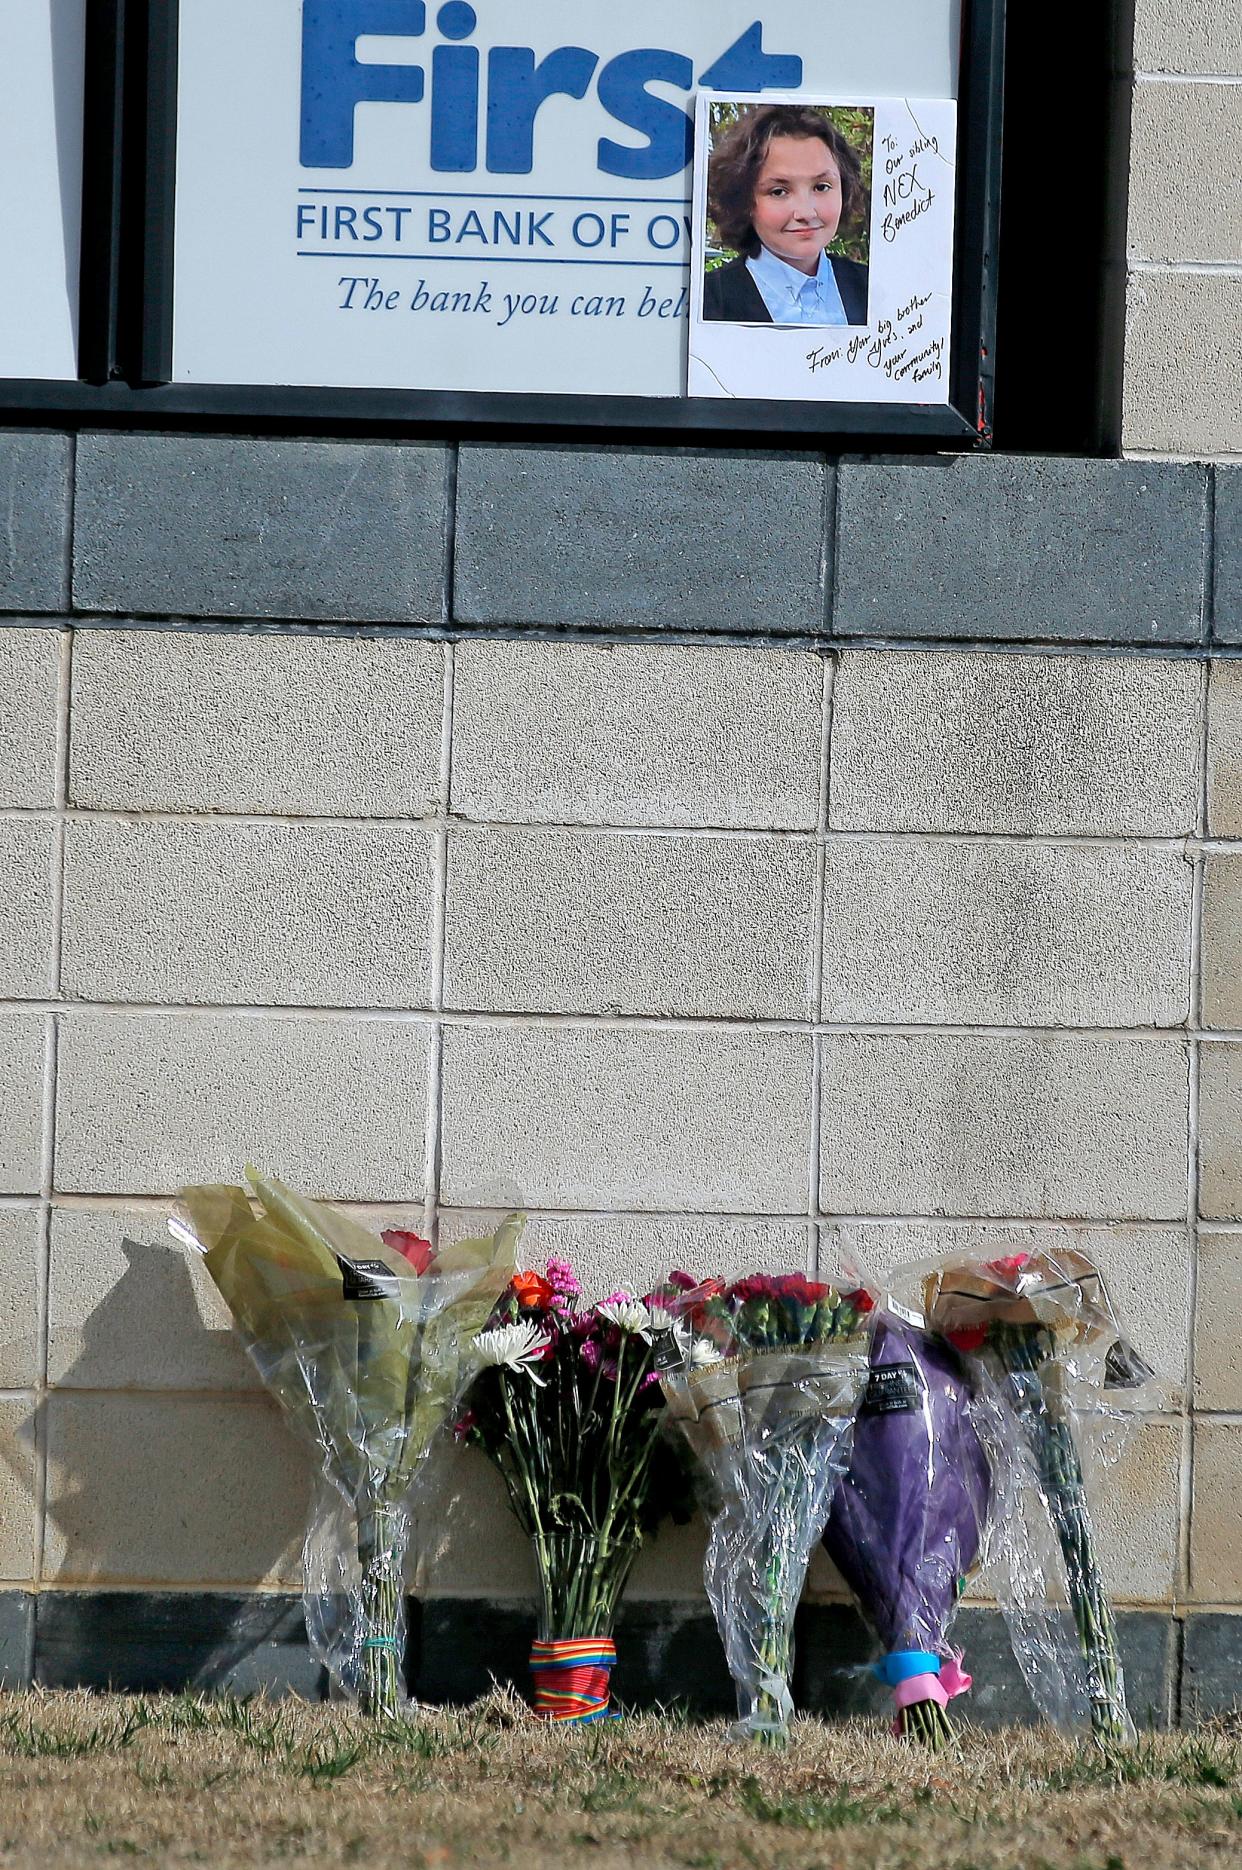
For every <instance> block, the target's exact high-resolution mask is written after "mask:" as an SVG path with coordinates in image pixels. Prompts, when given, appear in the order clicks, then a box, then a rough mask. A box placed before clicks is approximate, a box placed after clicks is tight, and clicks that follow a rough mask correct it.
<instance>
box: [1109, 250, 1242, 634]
mask: <svg viewBox="0 0 1242 1870" xmlns="http://www.w3.org/2000/svg"><path fill="white" fill-rule="evenodd" d="M1240 318H1242V277H1240V276H1239V275H1237V274H1236V273H1223V272H1190V271H1177V270H1171V269H1166V270H1156V271H1141V270H1140V271H1137V272H1135V273H1134V274H1133V275H1132V276H1131V279H1130V282H1129V286H1128V288H1127V293H1126V348H1125V377H1124V386H1125V387H1124V396H1123V406H1122V415H1121V445H1122V447H1123V448H1125V449H1126V450H1135V451H1141V452H1144V453H1151V454H1157V455H1180V456H1182V457H1183V458H1185V457H1187V456H1189V457H1191V458H1192V459H1198V460H1211V459H1212V458H1213V457H1214V456H1216V455H1236V454H1242V349H1240V348H1239V346H1238V343H1237V332H1238V321H1239V319H1240ZM1128 465H1130V466H1131V467H1133V466H1136V465H1137V463H1129V464H1128ZM1160 466H1161V467H1162V468H1164V467H1167V464H1165V463H1161V464H1160ZM1190 471H1197V470H1190ZM1159 542H1160V541H1159V535H1158V534H1157V535H1154V536H1153V538H1152V541H1151V543H1152V545H1153V546H1158V545H1159ZM1152 588H1153V589H1156V590H1158V589H1160V588H1161V585H1160V582H1159V581H1157V583H1156V584H1155V585H1153V587H1152ZM1218 615H1219V606H1218ZM1218 635H1219V631H1218ZM1220 640H1221V641H1223V642H1237V641H1239V640H1242V638H1240V637H1239V636H1237V635H1234V636H1228V635H1225V636H1222V637H1221V638H1220Z"/></svg>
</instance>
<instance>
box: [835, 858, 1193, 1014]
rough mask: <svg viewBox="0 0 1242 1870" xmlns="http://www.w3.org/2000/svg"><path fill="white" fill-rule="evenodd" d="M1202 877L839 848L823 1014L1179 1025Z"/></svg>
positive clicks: (1108, 862) (1130, 866) (1167, 864)
mask: <svg viewBox="0 0 1242 1870" xmlns="http://www.w3.org/2000/svg"><path fill="white" fill-rule="evenodd" d="M1192 883H1193V876H1192V871H1191V867H1190V865H1189V864H1188V863H1187V862H1185V860H1184V859H1183V858H1181V857H1179V856H1177V855H1175V854H1173V853H1170V852H1167V851H1153V850H1150V849H1144V848H1142V847H1134V846H1131V847H1129V848H1126V847H1125V846H1112V847H1101V846H1094V847H1090V848H1086V849H1083V848H1074V847H1072V846H1065V845H1050V844H1044V845H1040V844H1011V843H985V842H983V841H982V840H980V839H973V840H971V841H970V842H966V843H952V842H949V841H947V840H945V839H942V838H938V839H936V840H934V841H928V842H918V843H915V842H908V841H906V840H904V839H902V840H898V839H895V838H875V839H871V838H867V839H857V838H849V839H832V838H830V839H829V843H828V854H827V866H826V874H825V902H824V971H823V1016H824V1018H825V1019H830V1020H860V1021H863V1022H867V1021H878V1022H885V1023H888V1022H892V1023H895V1024H902V1023H917V1024H922V1023H927V1024H948V1025H968V1024H971V1023H974V1022H978V1023H980V1024H983V1025H1011V1026H1027V1025H1030V1026H1172V1025H1176V1024H1178V1023H1180V1022H1182V1021H1184V1020H1185V1018H1186V1015H1187V1011H1188V1000H1189V986H1188V981H1189V947H1190V901H1191V888H1192Z"/></svg>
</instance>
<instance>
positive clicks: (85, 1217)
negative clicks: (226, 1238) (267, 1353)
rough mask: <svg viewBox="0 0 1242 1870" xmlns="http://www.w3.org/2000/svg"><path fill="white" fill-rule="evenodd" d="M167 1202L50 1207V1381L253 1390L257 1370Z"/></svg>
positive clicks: (77, 1385) (76, 1385) (100, 1386)
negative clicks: (160, 1205) (179, 1236)
mask: <svg viewBox="0 0 1242 1870" xmlns="http://www.w3.org/2000/svg"><path fill="white" fill-rule="evenodd" d="M170 1211H171V1210H170V1209H153V1208H151V1207H145V1208H61V1209H58V1210H56V1211H54V1212H53V1215H52V1255H51V1272H50V1279H49V1289H48V1346H47V1375H48V1382H49V1383H51V1384H53V1385H55V1386H57V1387H59V1388H61V1389H88V1390H111V1389H135V1390H160V1389H173V1390H196V1389H211V1390H229V1389H253V1388H255V1387H256V1386H257V1384H258V1381H259V1379H258V1376H257V1375H256V1373H255V1370H254V1368H253V1366H252V1364H251V1363H250V1360H249V1359H248V1357H247V1356H246V1353H245V1351H244V1350H243V1348H242V1343H241V1339H240V1338H239V1337H238V1335H237V1333H236V1332H235V1331H234V1330H233V1329H232V1324H231V1320H230V1315H229V1310H228V1307H227V1306H226V1305H225V1303H224V1301H223V1299H221V1297H220V1295H219V1293H218V1292H217V1291H216V1288H215V1285H214V1283H213V1281H212V1279H211V1277H210V1276H209V1274H208V1273H207V1272H206V1271H205V1269H204V1267H203V1263H202V1260H201V1259H200V1258H199V1256H198V1254H196V1253H193V1252H190V1251H187V1250H186V1249H185V1248H184V1247H180V1246H178V1245H177V1243H176V1241H175V1240H173V1238H172V1237H171V1235H170V1234H169V1232H168V1228H167V1224H166V1223H167V1214H168V1212H170Z"/></svg>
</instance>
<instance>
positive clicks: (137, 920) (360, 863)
mask: <svg viewBox="0 0 1242 1870" xmlns="http://www.w3.org/2000/svg"><path fill="white" fill-rule="evenodd" d="M434 859H435V834H434V833H433V832H431V831H428V830H421V829H416V828H414V827H407V826H403V825H368V824H351V825H323V824H319V825H316V824H313V823H303V824H295V825H286V824H263V825H258V824H236V823H234V824H228V823H220V824H201V823H197V824H187V823H185V822H183V821H176V820H162V821H157V822H151V821H146V822H133V821H129V822H117V821H109V820H99V819H76V820H73V821H71V822H70V824H69V826H68V828H67V832H66V840H65V914H64V945H63V952H62V962H61V977H62V981H63V983H64V987H65V991H66V992H67V993H69V994H72V995H74V996H76V997H77V998H79V999H85V1000H135V1001H174V1002H185V1003H188V1004H193V1005H200V1004H212V1003H217V1004H222V1005H227V1006H387V1007H410V1006H427V1005H429V1004H430V992H431V935H432V911H433V907H434V897H435V882H434V874H433V865H434Z"/></svg>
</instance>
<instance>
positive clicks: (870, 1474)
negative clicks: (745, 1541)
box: [824, 1310, 993, 1748]
mask: <svg viewBox="0 0 1242 1870" xmlns="http://www.w3.org/2000/svg"><path fill="white" fill-rule="evenodd" d="M979 1414H980V1402H979V1399H978V1398H977V1396H976V1394H975V1391H974V1389H973V1388H972V1385H971V1383H970V1380H969V1378H968V1376H967V1373H966V1371H965V1369H964V1367H963V1364H962V1360H961V1359H960V1357H958V1355H957V1354H956V1352H955V1351H954V1350H953V1349H952V1348H951V1346H949V1345H948V1344H946V1343H945V1342H944V1340H943V1339H941V1338H938V1337H934V1336H932V1335H931V1333H929V1332H926V1331H922V1330H920V1329H919V1327H918V1326H917V1325H915V1324H913V1323H910V1322H909V1321H907V1320H906V1319H903V1318H900V1317H898V1316H897V1315H896V1314H895V1313H894V1312H892V1311H891V1310H884V1311H881V1312H879V1313H878V1314H877V1320H876V1325H875V1329H874V1332H873V1334H872V1339H871V1355H870V1370H869V1373H868V1378H867V1387H866V1391H865V1393H864V1396H863V1400H862V1403H861V1405H860V1407H859V1411H858V1419H857V1421H856V1422H855V1425H854V1436H853V1445H852V1449H851V1453H850V1460H849V1466H848V1468H847V1470H846V1472H845V1474H844V1475H843V1476H842V1478H841V1481H840V1483H839V1485H838V1487H837V1490H836V1494H835V1496H834V1498H833V1501H832V1511H831V1514H830V1516H829V1520H828V1525H827V1528H826V1530H825V1533H824V1545H825V1548H826V1549H827V1552H828V1555H829V1557H830V1558H831V1559H832V1561H833V1563H834V1564H835V1565H836V1567H837V1569H838V1571H840V1573H841V1575H842V1577H843V1578H844V1580H845V1582H846V1584H847V1585H848V1586H849V1588H850V1590H851V1591H852V1592H853V1594H854V1597H855V1598H856V1600H857V1602H858V1605H859V1608H860V1609H861V1611H862V1614H863V1616H864V1617H865V1619H866V1621H867V1622H868V1624H870V1626H871V1628H872V1629H873V1630H874V1631H875V1633H876V1635H877V1636H878V1637H879V1639H880V1641H881V1643H882V1644H883V1646H884V1650H885V1654H884V1656H883V1658H882V1660H881V1661H880V1662H879V1663H878V1664H877V1665H876V1669H875V1673H876V1674H877V1675H878V1676H879V1678H880V1679H881V1680H882V1681H884V1682H886V1683H887V1685H888V1686H889V1687H890V1688H891V1689H892V1690H893V1695H894V1700H895V1704H896V1721H895V1724H894V1725H895V1729H896V1731H897V1732H898V1733H902V1734H908V1735H909V1736H910V1737H911V1738H913V1739H917V1740H920V1741H922V1742H923V1743H924V1744H926V1745H928V1746H931V1747H933V1748H934V1747H939V1746H942V1745H944V1744H945V1743H946V1742H947V1741H948V1740H950V1739H951V1738H952V1734H953V1726H952V1723H951V1721H950V1720H949V1717H948V1715H947V1713H946V1708H947V1706H948V1703H949V1701H950V1700H952V1699H953V1698H954V1697H955V1696H956V1695H959V1694H962V1693H964V1692H965V1691H966V1690H967V1689H968V1688H969V1687H970V1677H969V1675H966V1674H964V1673H963V1671H962V1668H961V1663H962V1656H961V1654H960V1652H958V1651H955V1650H953V1649H951V1648H950V1647H949V1641H948V1637H949V1630H950V1627H951V1625H952V1623H953V1619H954V1616H955V1615H956V1612H957V1606H958V1602H959V1599H960V1597H961V1593H962V1591H963V1590H964V1589H965V1586H966V1580H967V1578H968V1577H969V1575H970V1573H971V1572H972V1571H973V1570H974V1568H975V1565H976V1564H977V1562H978V1561H979V1558H980V1556H981V1553H982V1550H983V1546H984V1539H985V1534H986V1531H987V1527H988V1517H989V1512H990V1509H991V1504H992V1492H993V1489H992V1467H991V1462H990V1461H989V1458H988V1451H987V1441H988V1439H989V1437H988V1436H987V1434H986V1431H985V1430H984V1426H983V1424H982V1423H981V1422H980V1420H979Z"/></svg>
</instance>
